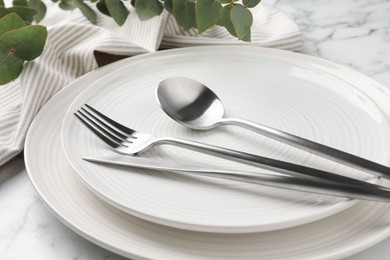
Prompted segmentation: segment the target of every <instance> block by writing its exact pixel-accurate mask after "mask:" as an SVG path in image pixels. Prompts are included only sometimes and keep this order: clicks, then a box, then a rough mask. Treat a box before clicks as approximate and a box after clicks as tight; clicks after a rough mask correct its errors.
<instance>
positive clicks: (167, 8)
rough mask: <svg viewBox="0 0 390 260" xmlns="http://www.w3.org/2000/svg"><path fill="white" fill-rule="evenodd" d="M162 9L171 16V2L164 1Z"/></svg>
mask: <svg viewBox="0 0 390 260" xmlns="http://www.w3.org/2000/svg"><path fill="white" fill-rule="evenodd" d="M164 7H165V9H166V10H167V11H168V12H169V13H170V14H173V4H172V0H164Z"/></svg>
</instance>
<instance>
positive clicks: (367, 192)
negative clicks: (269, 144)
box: [82, 154, 390, 202]
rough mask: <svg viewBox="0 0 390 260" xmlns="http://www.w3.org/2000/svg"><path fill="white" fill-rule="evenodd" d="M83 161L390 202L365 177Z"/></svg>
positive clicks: (386, 192) (389, 192)
mask: <svg viewBox="0 0 390 260" xmlns="http://www.w3.org/2000/svg"><path fill="white" fill-rule="evenodd" d="M82 159H83V160H85V161H88V162H92V163H99V164H108V165H119V166H125V167H132V168H140V169H150V170H158V171H167V172H176V173H180V174H190V175H198V176H206V177H213V178H221V179H227V180H233V181H240V182H246V183H254V184H260V185H265V186H271V187H276V188H283V189H288V190H295V191H303V192H310V193H316V194H324V195H331V196H336V197H345V198H351V199H360V200H371V201H378V202H390V189H389V188H387V187H384V186H379V185H375V184H371V183H368V182H364V181H358V182H356V179H353V180H355V181H354V184H353V185H351V184H348V183H341V182H336V181H325V180H324V179H320V178H316V177H308V176H292V175H288V174H284V173H283V174H282V173H261V172H249V171H233V170H228V169H223V168H215V167H209V166H207V167H198V165H197V166H196V167H195V166H194V165H190V164H184V163H179V162H173V161H163V160H156V159H151V158H146V157H137V156H125V155H119V154H118V155H116V154H112V155H111V154H110V155H94V156H87V157H83V158H82Z"/></svg>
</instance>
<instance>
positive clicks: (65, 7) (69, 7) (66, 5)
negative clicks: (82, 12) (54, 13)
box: [58, 0, 76, 11]
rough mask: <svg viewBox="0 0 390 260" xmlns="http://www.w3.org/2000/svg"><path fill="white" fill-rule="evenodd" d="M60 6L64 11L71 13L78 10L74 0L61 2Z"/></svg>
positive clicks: (62, 0)
mask: <svg viewBox="0 0 390 260" xmlns="http://www.w3.org/2000/svg"><path fill="white" fill-rule="evenodd" d="M58 6H59V7H60V8H61V9H62V10H64V11H70V10H73V9H75V8H76V6H75V5H74V4H73V1H72V0H61V3H59V5H58Z"/></svg>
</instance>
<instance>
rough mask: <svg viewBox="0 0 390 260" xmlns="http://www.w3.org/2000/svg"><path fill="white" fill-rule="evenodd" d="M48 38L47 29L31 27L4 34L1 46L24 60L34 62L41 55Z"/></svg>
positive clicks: (37, 26)
mask: <svg viewBox="0 0 390 260" xmlns="http://www.w3.org/2000/svg"><path fill="white" fill-rule="evenodd" d="M46 38H47V29H46V27H44V26H41V25H29V26H25V27H22V28H19V29H15V30H12V31H8V32H6V33H4V34H3V35H2V36H1V37H0V46H2V48H3V49H2V50H4V49H8V50H9V52H10V53H11V52H12V53H13V55H16V56H18V57H19V58H21V59H23V60H33V59H35V58H37V57H38V56H39V55H41V53H42V51H43V47H44V46H45V42H46Z"/></svg>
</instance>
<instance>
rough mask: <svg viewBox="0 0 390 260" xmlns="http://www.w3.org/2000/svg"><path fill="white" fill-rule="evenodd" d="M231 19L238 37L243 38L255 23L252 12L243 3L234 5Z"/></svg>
mask: <svg viewBox="0 0 390 260" xmlns="http://www.w3.org/2000/svg"><path fill="white" fill-rule="evenodd" d="M230 19H231V21H232V23H233V26H234V30H235V32H236V34H237V38H238V39H240V40H242V39H243V38H244V37H245V36H247V34H248V32H249V31H250V29H251V26H252V23H253V16H252V13H251V12H250V11H249V10H248V9H247V8H245V7H244V6H242V5H234V6H233V8H232V10H231V12H230Z"/></svg>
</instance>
